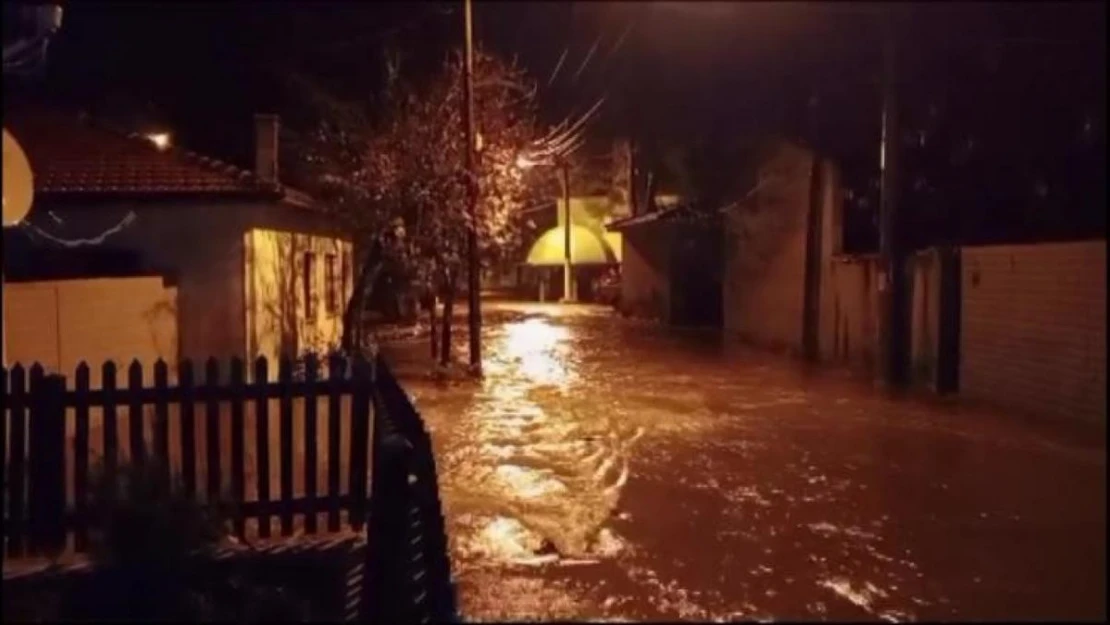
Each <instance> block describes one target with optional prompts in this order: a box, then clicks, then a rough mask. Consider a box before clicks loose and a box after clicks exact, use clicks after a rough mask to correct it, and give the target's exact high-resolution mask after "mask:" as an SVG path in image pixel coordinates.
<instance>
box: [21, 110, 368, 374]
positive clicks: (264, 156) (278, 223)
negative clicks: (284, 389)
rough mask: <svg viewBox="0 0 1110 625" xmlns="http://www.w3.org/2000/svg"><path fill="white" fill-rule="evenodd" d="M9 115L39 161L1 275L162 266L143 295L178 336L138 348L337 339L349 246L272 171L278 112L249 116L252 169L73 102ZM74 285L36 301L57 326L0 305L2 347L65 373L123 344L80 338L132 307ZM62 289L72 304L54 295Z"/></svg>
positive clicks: (161, 353)
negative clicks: (115, 122) (153, 289)
mask: <svg viewBox="0 0 1110 625" xmlns="http://www.w3.org/2000/svg"><path fill="white" fill-rule="evenodd" d="M4 124H5V128H6V129H7V130H8V131H9V132H11V133H12V134H13V135H14V136H15V138H16V139H17V140H18V142H19V143H20V145H21V146H22V147H23V150H24V151H25V152H26V154H27V157H28V160H29V161H30V164H31V169H32V172H33V176H34V205H33V208H32V210H31V212H30V214H29V215H28V216H27V219H26V220H25V222H24V223H23V224H22V225H21V226H19V227H18V228H15V229H5V230H6V231H5V234H4V239H5V240H4V247H5V281H6V282H8V283H9V284H11V283H15V284H14V286H16V287H18V285H19V284H20V283H23V284H38V285H41V284H44V283H50V282H58V281H67V282H73V281H90V280H101V281H104V280H122V279H125V278H128V277H131V278H134V277H140V276H141V277H146V278H150V277H152V276H156V277H159V278H160V279H161V281H162V284H163V285H164V288H165V291H164V292H162V293H161V294H160V295H158V297H153V298H152V297H151V296H150V293H147V294H146V295H143V297H146V298H147V299H150V300H151V301H152V302H155V303H157V302H161V303H157V306H159V307H160V309H161V310H162V311H163V313H166V310H167V308H169V309H170V310H169V312H168V313H166V314H169V315H170V316H171V317H172V319H173V323H174V326H175V327H174V328H173V329H174V334H175V335H176V336H175V338H174V339H173V340H172V341H170V343H172V344H170V345H166V341H165V340H162V341H161V343H162V345H161V346H159V347H158V348H157V349H156V350H154V351H150V350H147V351H145V352H144V356H145V357H146V358H150V357H158V358H163V359H165V360H166V361H167V362H170V363H174V362H177V361H178V360H180V359H183V358H191V359H206V358H209V357H216V358H219V359H221V360H224V361H226V359H227V358H229V357H234V356H237V357H242V358H248V359H249V358H254V357H257V356H267V357H270V358H273V357H276V356H279V355H281V354H287V355H291V356H297V355H302V354H304V353H305V352H308V351H316V352H322V351H325V350H327V349H328V348H330V347H333V346H334V345H336V344H337V343H338V341H339V335H340V332H341V318H342V308H343V304H344V302H346V300H347V294H348V292H349V291H350V288H351V286H350V285H351V279H350V275H351V270H350V267H351V259H350V253H351V246H350V243H349V241H348V240H347V239H345V238H344V237H343V236H341V235H340V233H338V232H336V231H335V229H334V227H333V224H332V221H331V220H330V219H329V218H328V215H327V211H326V210H325V207H322V206H320V205H318V204H316V203H315V202H314V201H313V200H312V198H310V197H308V196H306V195H305V194H303V193H300V192H297V191H296V190H294V189H290V188H289V187H287V186H285V185H283V184H281V181H280V179H279V178H278V158H277V155H278V120H277V118H276V116H272V115H258V116H256V119H255V137H256V141H255V143H256V145H255V148H256V149H255V152H256V159H255V160H256V164H255V169H254V171H245V170H242V169H239V168H237V167H234V166H232V165H229V164H227V163H222V162H220V161H218V160H216V159H213V158H209V157H205V156H202V155H198V154H194V153H192V152H189V151H186V150H182V149H178V148H173V147H168V146H165V145H158V144H156V143H155V142H152V141H150V140H148V139H146V138H144V137H141V136H137V135H129V134H126V133H121V132H117V131H115V130H112V129H110V128H107V127H104V126H100V125H98V124H96V123H94V122H93V121H91V120H89V119H86V118H83V117H81V116H79V115H67V114H61V113H53V112H52V113H45V112H42V111H33V112H26V111H5V120H4ZM103 284H107V283H103ZM116 290H117V291H119V289H116ZM147 290H148V291H149V288H148V289H147ZM82 292H83V293H85V295H84V296H83V297H85V299H80V298H77V299H75V298H74V297H69V298H68V299H67V300H66V301H62V298H61V297H56V298H55V300H56V301H55V302H54V308H55V310H53V312H54V313H55V314H53V315H49V314H47V313H48V312H50V311H47V310H42V311H40V312H41V314H39V315H37V317H42V318H45V317H52V318H55V319H59V320H60V319H67V320H69V321H67V322H65V323H62V322H61V321H58V323H56V324H55V326H56V327H54V328H52V329H51V328H47V327H46V326H49V325H50V324H48V323H42V322H41V321H42V319H37V318H31V319H28V320H27V321H28V323H26V324H24V325H25V326H26V327H25V328H22V329H21V327H20V323H21V321H20V318H19V315H18V314H15V313H13V314H14V316H13V317H11V318H8V319H7V328H8V331H7V343H6V347H7V348H8V350H7V355H8V359H9V361H19V360H23V361H27V360H38V361H41V362H43V364H44V365H46V366H47V367H48V368H52V369H56V370H59V372H61V373H63V374H66V373H69V372H70V370H71V369H72V367H74V366H75V365H76V363H77V362H79V361H81V360H89V361H90V362H95V361H97V360H98V359H99V358H101V357H102V356H105V355H106V356H109V357H111V358H113V359H116V360H121V361H125V360H130V358H131V357H133V356H129V355H127V353H123V352H119V353H117V352H114V351H113V350H112V349H110V348H101V349H99V350H89V349H85V350H82V349H78V348H77V347H75V346H77V345H79V344H89V343H90V341H88V340H84V339H88V338H89V337H88V336H86V335H88V334H90V333H95V334H97V335H98V337H99V338H97V341H99V343H101V344H106V345H110V344H111V340H112V338H111V336H110V335H111V334H112V332H118V333H119V334H120V336H123V335H129V336H130V335H136V334H138V335H141V334H142V332H139V331H138V330H137V329H136V327H135V326H136V325H137V324H138V325H141V324H139V323H138V322H136V321H135V320H134V319H132V318H128V319H120V320H119V323H115V324H113V322H112V319H111V315H112V308H113V307H114V306H106V305H105V301H106V300H105V299H104V298H107V297H108V296H107V295H104V297H101V298H98V297H97V290H96V289H84V290H83V291H82ZM101 292H102V293H105V294H106V293H107V291H105V290H102V291H101ZM6 295H7V297H6V298H5V299H6V300H16V301H12V302H7V301H6V302H5V310H6V311H16V312H18V310H19V309H20V302H19V301H18V297H19V289H18V288H15V289H14V290H11V291H7V292H6ZM111 297H113V298H116V299H119V298H124V299H126V294H125V293H124V292H119V293H115V294H113V295H112V296H111ZM136 297H139V294H136ZM167 299H168V300H172V301H170V303H169V304H168V305H167V304H166V303H165V302H164V301H163V300H167ZM86 300H87V301H86ZM98 300H99V301H98ZM67 302H68V303H67ZM25 303H26V302H25ZM63 305H64V306H65V307H68V308H69V310H58V309H57V308H58V307H61V306H63ZM39 307H40V306H39V305H38V304H35V305H26V306H24V307H23V308H24V309H26V310H31V311H33V310H35V309H37V308H39ZM115 308H118V307H115ZM132 308H134V306H132ZM25 316H26V313H25ZM31 316H32V317H34V315H31ZM133 316H134V315H133ZM73 324H77V325H81V324H85V325H86V326H88V328H89V331H88V332H83V331H82V330H80V328H76V329H75V328H74V327H69V326H72V325H73ZM63 325H65V326H67V327H61V326H63ZM113 327H114V328H115V329H114V330H113ZM51 333H52V334H51ZM47 334H51V335H50V336H47ZM67 336H68V337H69V338H68V339H65V340H63V338H64V337H67ZM93 342H96V341H93ZM124 343H130V344H134V343H135V340H134V339H129V340H128V341H124ZM132 347H135V346H134V345H132ZM120 349H127V348H126V347H124V348H120ZM90 351H95V352H97V353H89V352H90ZM131 351H134V349H131ZM136 356H137V355H136Z"/></svg>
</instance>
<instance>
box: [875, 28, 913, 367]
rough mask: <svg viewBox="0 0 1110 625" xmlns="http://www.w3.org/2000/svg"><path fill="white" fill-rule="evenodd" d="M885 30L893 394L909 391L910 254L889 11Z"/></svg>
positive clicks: (883, 235) (885, 201)
mask: <svg viewBox="0 0 1110 625" xmlns="http://www.w3.org/2000/svg"><path fill="white" fill-rule="evenodd" d="M888 11H889V12H888V13H887V14H886V15H884V16H883V17H884V20H885V23H884V24H883V77H882V84H883V122H882V146H881V148H880V151H879V167H880V170H881V171H880V182H879V193H880V200H879V256H880V262H881V272H882V279H881V281H880V283H879V288H880V293H879V298H880V302H881V306H882V309H881V319H882V321H881V326H880V327H881V329H882V339H881V340H882V345H881V346H880V349H881V354H882V360H881V363H880V366H881V367H882V381H883V383H884V384H885V385H886V386H887V387H888V388H898V387H901V386H904V385H905V384H906V382H907V379H906V373H907V371H906V369H907V367H906V364H907V352H908V349H907V347H908V341H907V335H908V331H907V330H908V328H907V322H908V320H907V318H906V304H907V301H906V299H907V284H906V254H905V250H904V249H903V246H904V238H903V236H902V226H901V215H900V212H899V209H898V185H899V181H898V167H899V164H900V163H899V160H900V159H899V147H900V146H899V143H900V136H901V125H900V123H899V115H898V71H897V70H898V56H897V52H898V51H897V38H896V32H895V28H896V23H895V16H896V12H895V9H894V7H889V8H888Z"/></svg>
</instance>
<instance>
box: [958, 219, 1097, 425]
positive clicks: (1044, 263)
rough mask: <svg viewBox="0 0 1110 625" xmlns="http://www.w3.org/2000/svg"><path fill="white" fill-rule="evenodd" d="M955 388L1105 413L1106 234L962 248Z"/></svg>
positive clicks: (1074, 415) (1080, 415)
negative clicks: (1076, 239)
mask: <svg viewBox="0 0 1110 625" xmlns="http://www.w3.org/2000/svg"><path fill="white" fill-rule="evenodd" d="M962 257H963V258H962V276H961V279H962V287H961V290H962V298H963V300H962V308H961V328H960V355H961V362H960V391H961V393H962V394H964V395H966V396H968V397H972V398H976V399H981V400H986V401H989V402H992V403H997V404H1000V405H1003V406H1009V407H1012V408H1015V409H1018V410H1021V411H1029V412H1035V413H1039V414H1042V415H1047V416H1057V417H1060V418H1071V419H1081V420H1087V421H1096V422H1101V423H1105V422H1106V241H1105V240H1102V241H1087V242H1078V243H1051V244H1047V243H1046V244H1036V245H1005V246H990V247H965V248H963V250H962Z"/></svg>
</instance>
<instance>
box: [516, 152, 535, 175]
mask: <svg viewBox="0 0 1110 625" xmlns="http://www.w3.org/2000/svg"><path fill="white" fill-rule="evenodd" d="M535 166H536V162H535V161H533V160H532V159H530V158H528V157H527V156H524V155H523V154H521V155H520V156H518V157H516V167H517V169H521V170H525V171H527V170H529V169H532V168H533V167H535Z"/></svg>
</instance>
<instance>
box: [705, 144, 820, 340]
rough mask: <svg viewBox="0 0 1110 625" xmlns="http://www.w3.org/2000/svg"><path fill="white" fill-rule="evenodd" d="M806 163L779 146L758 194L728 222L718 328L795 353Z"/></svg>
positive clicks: (804, 154) (796, 151)
mask: <svg viewBox="0 0 1110 625" xmlns="http://www.w3.org/2000/svg"><path fill="white" fill-rule="evenodd" d="M811 164H812V156H811V154H810V153H809V152H808V151H807V150H804V149H802V148H799V147H796V146H794V145H791V144H787V143H782V144H780V145H779V146H778V147H777V148H776V149H775V151H774V152H773V153H772V154H771V155H770V156H769V158H768V159H767V161H766V164H765V165H764V166H762V167H761V168H760V172H759V182H758V185H759V187H758V191H757V192H756V193H754V194H753V196H752V198H750V199H749V201H747V202H745V203H744V204H743V205H742V206H740V207H738V208H736V209H734V210H732V211H730V212H729V213H728V215H727V217H726V227H727V236H726V242H725V272H724V279H723V291H724V293H723V306H724V311H723V324H724V329H725V332H726V333H727V334H730V335H732V336H735V337H737V338H740V339H741V340H744V341H745V342H750V343H752V344H755V345H760V346H765V347H772V348H778V349H785V350H787V351H791V352H793V351H796V350H798V349H800V346H801V337H802V308H803V303H804V288H805V259H806V215H807V212H808V209H809V184H810V180H809V176H810V167H811Z"/></svg>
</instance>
